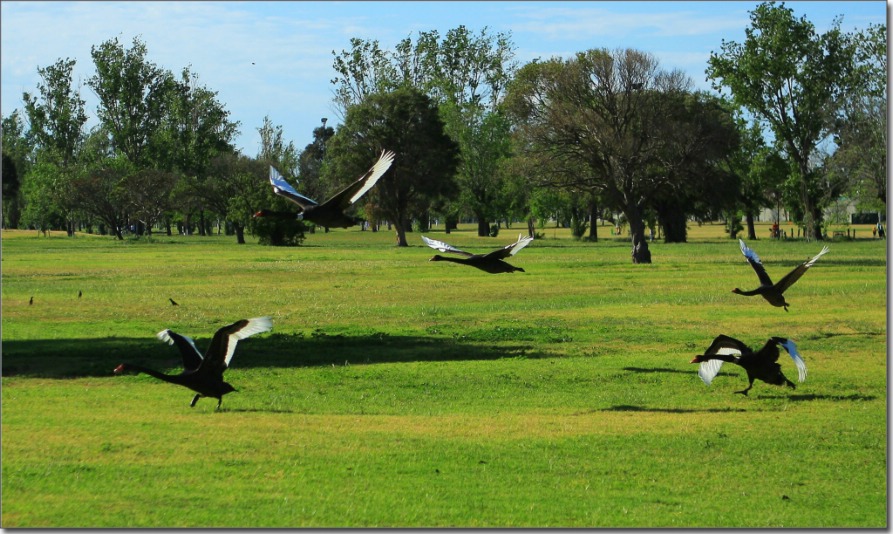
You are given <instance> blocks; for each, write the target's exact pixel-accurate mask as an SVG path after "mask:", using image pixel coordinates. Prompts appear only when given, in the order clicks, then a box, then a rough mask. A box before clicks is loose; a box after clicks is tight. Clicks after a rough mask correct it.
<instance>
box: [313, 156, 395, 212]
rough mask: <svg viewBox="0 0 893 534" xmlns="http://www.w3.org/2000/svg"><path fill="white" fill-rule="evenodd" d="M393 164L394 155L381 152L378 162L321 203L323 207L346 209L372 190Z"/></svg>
mask: <svg viewBox="0 0 893 534" xmlns="http://www.w3.org/2000/svg"><path fill="white" fill-rule="evenodd" d="M393 162H394V153H393V152H391V151H390V150H382V151H381V156H379V157H378V161H376V162H375V165H373V166H372V167H371V168H370V169H369V170H368V171H366V174H364V175H363V176H360V178H359V179H357V181H355V182H353V183H352V184H350V185H349V186H347V187H345V188H344V189H342V190H341V191H339V192H338V193H337V194H335V195H334V196H333V197H332V198H330V199H329V200H326V201H325V202H323V205H324V206H325V205H335V206H338V208H339V209H341V210H343V209H345V208H347V207H348V206H350V205H351V204H353V203H355V202H356V201H357V200H359V199H360V198H361V197H362V196H363V195H365V194H366V193H367V192H368V191H369V190H370V189H372V187H373V186H374V185H375V184H376V183H377V182H378V180H379V178H381V177H382V176H383V175H384V173H385V172H386V171H387V170H388V169H390V168H391V163H393Z"/></svg>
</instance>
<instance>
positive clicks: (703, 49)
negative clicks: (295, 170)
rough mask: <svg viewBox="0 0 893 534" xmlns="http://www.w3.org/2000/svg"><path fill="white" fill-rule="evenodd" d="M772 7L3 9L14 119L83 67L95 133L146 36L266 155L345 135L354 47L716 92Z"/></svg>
mask: <svg viewBox="0 0 893 534" xmlns="http://www.w3.org/2000/svg"><path fill="white" fill-rule="evenodd" d="M757 5H759V2H726V1H722V2H720V1H713V2H708V1H702V2H671V1H651V2H632V1H622V2H533V1H530V2H509V1H503V2H408V1H401V2H286V1H277V2H235V1H233V2H215V1H202V2H198V1H192V2H108V1H102V2H94V1H79V2H31V1H17V0H3V1H2V2H0V82H2V86H0V97H2V101H0V111H2V114H3V116H4V117H6V116H8V115H9V114H10V113H11V112H12V111H13V110H14V109H16V108H20V109H22V108H23V103H22V92H23V91H28V92H34V91H35V90H36V87H37V83H38V81H39V76H38V74H37V68H38V67H46V66H48V65H51V64H53V63H55V62H56V61H57V60H58V59H60V58H72V59H75V60H76V61H77V65H76V67H75V77H76V79H77V80H79V81H80V83H81V86H82V87H81V94H82V96H83V97H84V99H85V100H86V101H87V112H88V114H89V115H90V116H91V120H90V122H89V123H88V125H91V126H92V125H94V124H95V118H94V116H95V109H96V98H95V96H94V95H93V93H92V92H91V90H90V89H89V88H88V87H87V86H86V83H85V82H86V80H87V78H89V77H90V76H91V75H92V74H93V73H94V69H93V63H92V60H91V58H90V48H91V46H94V45H99V44H100V43H102V42H104V41H106V40H108V39H111V38H114V37H118V38H119V40H120V41H121V42H122V43H123V44H124V45H125V46H127V47H130V45H131V42H132V39H133V38H134V36H140V37H141V39H142V40H143V41H144V42H145V43H146V46H147V48H148V57H149V60H150V61H153V62H154V63H156V64H157V65H159V66H161V67H164V68H166V69H168V70H170V71H172V72H174V73H179V71H180V70H181V69H182V68H183V67H185V66H191V69H192V71H193V72H194V73H197V74H198V75H199V83H200V84H202V85H204V86H206V87H208V88H209V89H211V90H213V91H216V92H217V93H218V98H219V99H220V101H221V102H223V104H224V105H225V106H226V108H227V110H229V111H230V113H231V118H232V119H233V120H237V121H239V122H240V123H241V126H240V130H241V134H240V136H239V137H238V138H237V141H236V144H237V146H238V148H239V149H240V150H242V152H243V153H245V154H247V155H250V156H254V155H256V154H257V151H258V141H259V136H258V134H257V128H258V127H259V126H260V125H261V124H262V123H263V118H264V116H267V115H269V116H270V118H271V119H272V121H273V123H274V124H279V125H282V126H283V129H284V133H285V137H286V139H287V140H291V141H294V143H295V145H296V146H297V148H298V149H299V150H300V149H302V148H303V147H304V146H305V145H306V144H307V143H309V142H310V140H311V132H312V130H313V128H315V127H317V126H318V125H319V124H320V119H321V118H322V117H328V118H329V125H333V124H334V125H337V124H338V123H340V117H338V115H337V112H336V111H335V109H334V107H333V105H332V90H333V85H332V84H331V82H330V80H331V79H332V78H333V77H334V74H335V73H334V70H333V69H332V60H333V55H332V51H333V50H334V51H336V52H340V51H341V50H344V49H346V48H348V47H349V44H350V39H351V37H360V38H364V39H377V40H378V41H379V43H380V45H381V46H382V48H385V49H390V48H392V47H393V45H394V44H396V43H397V42H398V41H399V40H401V39H403V38H405V37H407V36H413V37H415V36H416V35H417V33H418V32H419V31H429V30H438V31H439V32H440V33H441V35H443V34H445V33H446V32H447V31H448V30H450V29H452V28H456V27H458V26H460V25H464V26H466V27H467V28H469V29H470V30H472V31H474V32H478V31H479V30H480V29H481V28H483V27H487V28H488V30H489V31H490V32H491V33H496V32H511V36H512V40H513V42H514V43H515V45H516V47H517V49H516V52H515V53H516V59H517V60H518V61H519V63H520V64H524V63H526V62H528V61H530V60H532V59H535V58H538V57H540V58H549V57H553V56H561V57H567V56H569V55H571V54H573V53H575V52H578V51H582V50H587V49H590V48H602V47H606V48H610V49H613V48H637V49H639V50H644V51H647V52H650V53H652V54H654V55H655V56H656V57H657V58H658V59H659V60H660V62H661V65H662V66H663V67H664V68H667V69H676V68H678V69H681V70H683V71H685V72H687V73H688V74H689V76H691V78H692V80H693V81H694V83H695V85H696V87H698V88H703V89H708V88H709V83H708V82H707V81H705V75H704V70H705V68H706V66H707V59H708V57H709V56H710V52H711V51H718V50H719V49H720V45H721V43H722V41H723V39H725V40H732V41H743V39H744V30H745V28H746V27H747V26H748V24H749V11H751V10H753V9H754V8H755V7H756V6H757ZM786 5H787V6H788V7H790V8H792V9H793V10H794V11H795V13H796V14H797V15H798V16H801V15H805V16H806V17H807V18H808V19H809V20H810V21H812V22H813V24H815V26H816V28H817V29H818V30H819V31H825V30H826V29H827V28H828V27H830V25H831V22H832V20H833V19H834V17H835V16H837V15H842V16H843V24H842V27H843V29H844V30H847V31H851V30H853V29H856V28H859V29H861V28H865V27H867V26H868V25H869V24H872V23H874V24H885V23H886V11H887V5H886V2H884V1H882V0H874V1H863V2H824V1H822V2H807V1H795V2H788V3H787V4H786Z"/></svg>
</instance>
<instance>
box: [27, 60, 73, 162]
mask: <svg viewBox="0 0 893 534" xmlns="http://www.w3.org/2000/svg"><path fill="white" fill-rule="evenodd" d="M74 65H75V60H73V59H60V60H58V61H57V62H56V63H54V64H53V65H50V66H48V67H43V68H38V69H37V72H38V74H40V78H41V81H39V82H38V83H37V92H38V94H36V95H32V94H31V93H27V92H26V93H24V94H23V95H22V99H23V100H24V102H25V113H27V115H28V122H29V123H30V124H31V135H32V136H33V139H34V142H35V143H37V146H38V147H39V149H41V150H43V151H45V153H47V155H48V156H49V157H51V158H52V159H53V161H56V162H58V163H59V164H60V165H61V166H62V167H63V168H67V167H68V166H69V164H71V163H73V161H74V158H75V156H76V152H77V149H78V145H79V144H80V143H81V142H82V141H83V135H84V132H83V130H84V124H85V123H86V122H87V112H86V110H85V101H84V99H83V98H81V96H80V94H79V92H78V91H77V90H76V88H75V87H73V86H72V70H73V68H74Z"/></svg>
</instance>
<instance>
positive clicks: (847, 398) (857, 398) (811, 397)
mask: <svg viewBox="0 0 893 534" xmlns="http://www.w3.org/2000/svg"><path fill="white" fill-rule="evenodd" d="M756 397H757V398H758V399H782V400H784V399H786V400H789V401H794V402H803V401H817V400H830V401H843V402H864V401H872V400H876V399H877V396H875V395H859V394H858V393H854V394H852V395H816V394H812V393H808V394H803V395H757V396H756Z"/></svg>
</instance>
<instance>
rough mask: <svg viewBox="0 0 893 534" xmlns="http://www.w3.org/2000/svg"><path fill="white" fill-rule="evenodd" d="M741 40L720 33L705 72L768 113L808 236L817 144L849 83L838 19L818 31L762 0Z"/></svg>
mask: <svg viewBox="0 0 893 534" xmlns="http://www.w3.org/2000/svg"><path fill="white" fill-rule="evenodd" d="M750 21H751V25H750V27H748V28H746V29H745V40H744V42H743V43H738V42H735V41H725V40H723V42H722V46H721V51H720V52H719V53H716V52H713V53H711V54H710V59H709V61H708V67H707V76H708V78H709V79H711V80H712V81H713V87H714V88H715V89H716V90H722V89H723V88H727V89H728V90H729V91H730V92H731V96H732V99H733V100H734V102H735V103H736V104H738V105H740V106H742V107H744V108H746V109H747V110H749V111H750V112H751V113H753V114H754V115H756V116H757V117H759V118H760V119H762V120H764V121H766V122H767V123H768V124H769V126H770V127H771V129H772V132H773V133H774V134H775V138H776V139H777V141H778V142H779V143H781V144H782V145H783V146H784V148H785V151H786V152H787V155H788V157H789V158H790V159H791V161H792V162H793V164H794V166H795V168H796V170H797V173H798V178H799V184H798V185H799V194H800V195H799V196H800V202H801V204H802V208H803V217H804V221H803V222H804V226H805V231H806V237H807V239H812V238H815V239H821V237H822V236H821V232H818V231H817V225H818V222H819V221H820V220H821V208H822V206H820V205H818V204H817V194H818V190H817V189H818V188H817V187H816V185H817V175H816V173H814V172H813V171H814V169H813V166H812V164H811V163H812V162H813V161H814V158H815V156H816V147H817V146H818V144H819V143H820V142H821V141H822V140H824V139H826V138H827V137H828V136H829V135H830V134H831V133H832V130H833V127H834V118H835V115H836V113H835V111H836V110H835V103H836V102H837V101H838V100H839V96H840V94H841V93H842V92H844V91H845V90H846V81H847V80H848V79H849V70H850V69H851V67H852V51H851V48H850V47H849V46H847V40H846V39H845V38H844V35H843V34H842V33H841V31H840V20H839V19H837V20H836V21H835V22H834V24H833V25H832V27H831V29H830V30H828V31H827V32H825V33H823V34H819V33H817V32H816V30H815V26H814V25H813V24H812V23H811V22H809V20H807V19H806V17H802V18H799V19H798V18H796V17H795V16H794V12H793V10H792V9H789V8H786V7H784V4H783V3H782V4H780V5H777V4H776V3H775V2H765V3H763V4H760V5H759V6H757V8H756V9H755V10H753V11H751V13H750Z"/></svg>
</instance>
